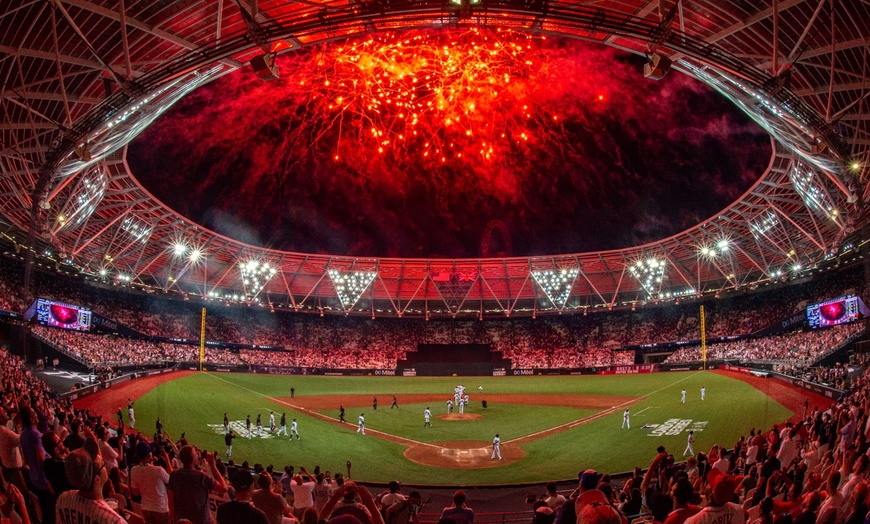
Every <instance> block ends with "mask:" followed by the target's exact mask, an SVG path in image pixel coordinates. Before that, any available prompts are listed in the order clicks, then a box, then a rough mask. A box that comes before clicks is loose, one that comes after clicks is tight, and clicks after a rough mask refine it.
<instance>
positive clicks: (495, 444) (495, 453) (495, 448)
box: [489, 433, 501, 460]
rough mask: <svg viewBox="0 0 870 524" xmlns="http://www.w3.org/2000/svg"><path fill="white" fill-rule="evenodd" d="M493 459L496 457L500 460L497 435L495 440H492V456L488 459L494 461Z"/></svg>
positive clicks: (499, 440) (499, 444)
mask: <svg viewBox="0 0 870 524" xmlns="http://www.w3.org/2000/svg"><path fill="white" fill-rule="evenodd" d="M495 457H498V459H499V460H501V439H500V438H499V436H498V433H496V434H495V438H494V439H492V456H491V457H490V458H489V459H490V460H495Z"/></svg>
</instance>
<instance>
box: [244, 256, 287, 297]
mask: <svg viewBox="0 0 870 524" xmlns="http://www.w3.org/2000/svg"><path fill="white" fill-rule="evenodd" d="M239 272H240V273H241V276H242V286H243V287H244V290H245V296H246V297H248V298H254V297H256V296H257V295H258V294H259V293H260V291H262V290H263V288H264V287H266V284H268V283H269V280H271V279H272V277H273V276H275V273H277V272H278V270H277V269H276V268H275V267H274V266H271V265H269V263H268V262H260V261H258V260H248V261H246V262H241V263H240V264H239Z"/></svg>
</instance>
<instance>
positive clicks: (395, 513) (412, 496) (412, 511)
mask: <svg viewBox="0 0 870 524" xmlns="http://www.w3.org/2000/svg"><path fill="white" fill-rule="evenodd" d="M422 512H423V498H422V497H421V496H420V492H418V491H412V492H411V493H409V494H408V499H407V500H401V501H399V502H396V503H395V504H392V505H391V506H388V507H387V508H386V513H387V518H386V524H420V513H422Z"/></svg>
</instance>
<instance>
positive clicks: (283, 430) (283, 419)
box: [278, 413, 287, 437]
mask: <svg viewBox="0 0 870 524" xmlns="http://www.w3.org/2000/svg"><path fill="white" fill-rule="evenodd" d="M281 433H284V436H285V437H286V436H287V413H281V429H279V430H278V436H279V437H280V436H281Z"/></svg>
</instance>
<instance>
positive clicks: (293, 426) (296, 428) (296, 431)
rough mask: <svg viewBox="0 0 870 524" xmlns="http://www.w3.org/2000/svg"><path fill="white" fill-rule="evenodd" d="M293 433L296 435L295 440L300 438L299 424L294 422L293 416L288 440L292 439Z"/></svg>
mask: <svg viewBox="0 0 870 524" xmlns="http://www.w3.org/2000/svg"><path fill="white" fill-rule="evenodd" d="M293 435H296V440H302V437H300V436H299V425H298V424H297V423H296V419H295V418H294V419H293V422H291V423H290V440H293Z"/></svg>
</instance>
